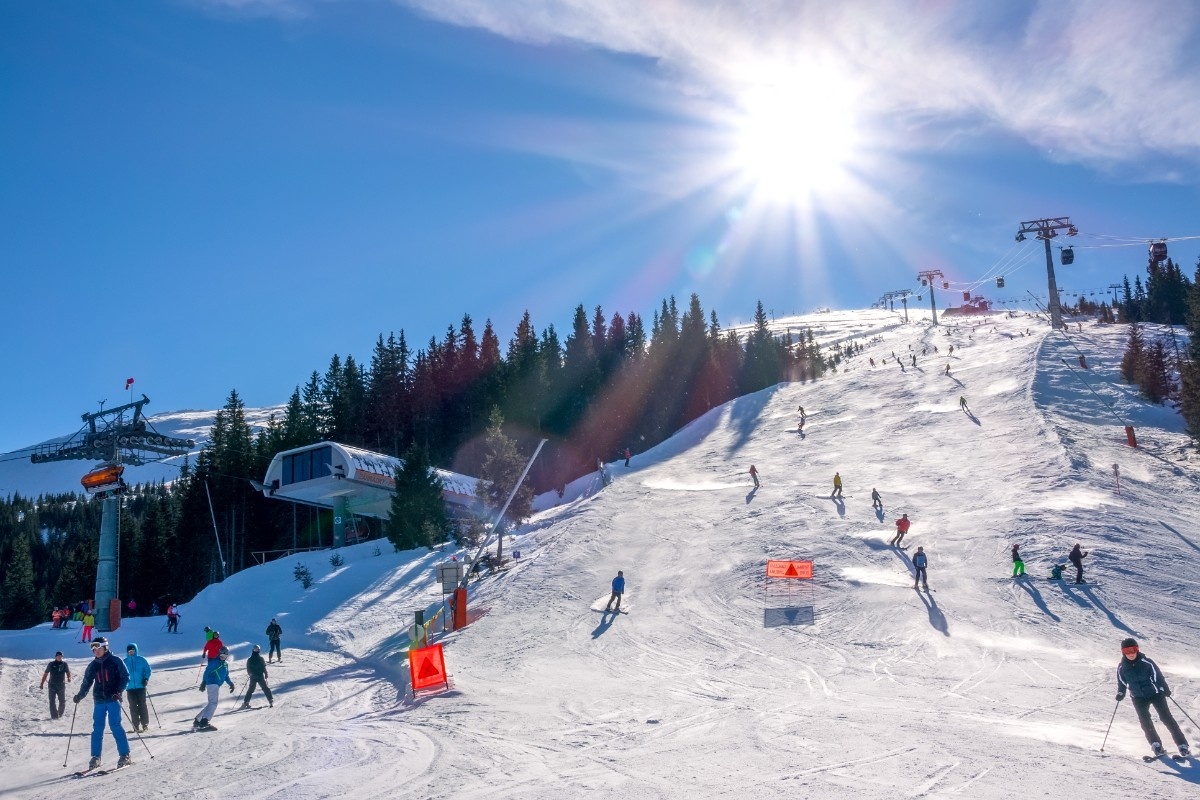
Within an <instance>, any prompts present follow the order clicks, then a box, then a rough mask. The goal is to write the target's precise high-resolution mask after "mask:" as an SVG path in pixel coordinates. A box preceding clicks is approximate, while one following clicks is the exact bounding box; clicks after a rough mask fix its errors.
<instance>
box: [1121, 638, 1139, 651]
mask: <svg viewBox="0 0 1200 800" xmlns="http://www.w3.org/2000/svg"><path fill="white" fill-rule="evenodd" d="M1137 646H1138V643H1137V639H1133V638H1129V639H1126V640H1124V641H1123V642H1121V649H1122V650H1124V649H1125V648H1126V647H1137Z"/></svg>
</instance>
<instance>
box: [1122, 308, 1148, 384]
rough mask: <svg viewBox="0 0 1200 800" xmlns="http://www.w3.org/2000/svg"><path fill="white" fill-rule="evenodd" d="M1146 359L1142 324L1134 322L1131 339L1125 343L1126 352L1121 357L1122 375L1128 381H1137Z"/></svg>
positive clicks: (1130, 334)
mask: <svg viewBox="0 0 1200 800" xmlns="http://www.w3.org/2000/svg"><path fill="white" fill-rule="evenodd" d="M1145 361H1146V340H1145V339H1144V338H1143V336H1142V326H1141V325H1140V324H1138V323H1137V322H1133V323H1131V324H1130V325H1129V341H1128V342H1127V343H1126V344H1125V354H1124V355H1123V356H1122V357H1121V377H1122V378H1124V379H1125V381H1126V382H1127V383H1137V380H1138V376H1139V375H1141V374H1142V370H1143V364H1144V363H1145Z"/></svg>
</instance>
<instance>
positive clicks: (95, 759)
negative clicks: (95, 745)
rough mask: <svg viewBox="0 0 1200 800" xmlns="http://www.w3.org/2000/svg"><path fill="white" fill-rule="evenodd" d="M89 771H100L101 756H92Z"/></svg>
mask: <svg viewBox="0 0 1200 800" xmlns="http://www.w3.org/2000/svg"><path fill="white" fill-rule="evenodd" d="M88 769H100V756H92V760H91V761H89V762H88Z"/></svg>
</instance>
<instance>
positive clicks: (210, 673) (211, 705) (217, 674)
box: [192, 647, 233, 731]
mask: <svg viewBox="0 0 1200 800" xmlns="http://www.w3.org/2000/svg"><path fill="white" fill-rule="evenodd" d="M222 683H226V684H229V691H230V693H231V694H232V693H233V681H232V680H231V679H230V677H229V648H228V647H222V648H221V651H220V652H219V653H218V654H217V659H216V660H215V661H213V662H212V663H211V664H210V665H209V667H208V669H206V670H205V671H204V681H203V682H202V683H201V684H200V691H202V692H203V691H207V692H208V703H207V704H206V705H205V706H204V708H202V709H201V710H200V713H199V714H197V715H196V718H195V719H194V720H192V728H193V729H195V730H199V731H215V730H216V728H215V727H213V725H212V722H211V720H212V718H213V714H215V713H217V702H218V701H219V700H220V699H221V684H222Z"/></svg>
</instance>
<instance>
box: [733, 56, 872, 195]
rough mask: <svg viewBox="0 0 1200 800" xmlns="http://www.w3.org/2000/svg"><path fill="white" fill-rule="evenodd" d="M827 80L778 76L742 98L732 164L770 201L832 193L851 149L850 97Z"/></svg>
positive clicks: (853, 140)
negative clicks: (735, 153) (735, 152)
mask: <svg viewBox="0 0 1200 800" xmlns="http://www.w3.org/2000/svg"><path fill="white" fill-rule="evenodd" d="M828 78H829V76H821V75H816V74H812V73H809V74H807V75H800V74H796V75H788V76H782V77H781V76H780V75H779V74H776V75H775V76H773V78H772V80H771V81H770V82H769V83H766V84H760V85H759V86H757V87H756V88H754V89H752V90H750V91H749V92H747V93H746V95H744V97H743V99H742V102H741V104H740V105H741V110H742V113H741V115H740V118H739V119H738V122H737V156H736V158H737V163H738V167H739V169H740V170H741V171H742V173H743V174H744V176H745V177H746V178H747V179H748V180H749V181H751V182H752V183H753V184H754V185H755V187H756V189H758V190H760V191H762V192H764V193H765V194H766V195H767V196H768V197H769V198H770V199H772V200H775V201H794V200H801V199H806V198H811V197H812V196H814V195H821V194H828V193H830V192H834V191H837V190H838V189H839V188H840V185H841V184H843V183H844V182H845V179H846V178H847V177H848V175H847V167H848V166H850V164H851V162H852V160H853V158H854V155H855V147H856V138H857V137H856V120H855V113H854V109H853V102H854V101H853V93H852V92H850V91H849V90H848V87H847V86H846V85H845V84H844V83H841V84H840V85H839V83H840V82H836V81H830V80H829V79H828Z"/></svg>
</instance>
